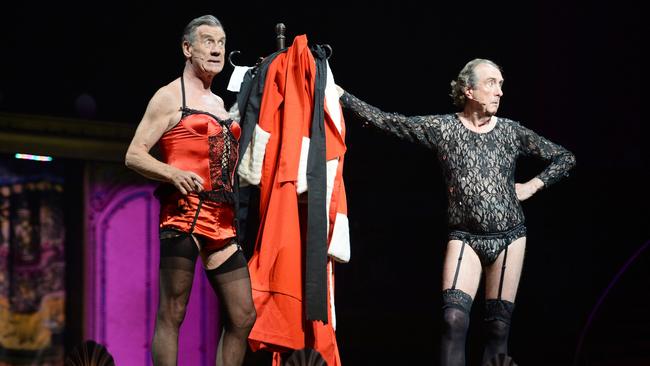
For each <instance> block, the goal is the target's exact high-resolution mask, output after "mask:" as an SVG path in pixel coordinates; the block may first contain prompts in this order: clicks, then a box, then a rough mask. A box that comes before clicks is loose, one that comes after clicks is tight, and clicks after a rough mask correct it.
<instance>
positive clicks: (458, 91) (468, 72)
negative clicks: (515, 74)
mask: <svg viewBox="0 0 650 366" xmlns="http://www.w3.org/2000/svg"><path fill="white" fill-rule="evenodd" d="M480 64H488V65H492V66H494V67H496V68H497V69H499V71H501V67H500V66H499V65H497V64H496V63H494V62H493V61H490V60H487V59H484V58H475V59H473V60H472V61H470V62H468V63H467V64H466V65H465V67H463V69H462V70H460V72H459V73H458V77H456V80H452V81H451V93H450V94H449V96H450V97H451V99H453V100H454V105H455V106H457V107H460V108H463V107H464V106H465V102H466V101H467V99H466V98H465V89H467V88H470V89H471V88H474V87H475V86H476V81H477V80H476V73H475V72H474V69H475V68H476V66H478V65H480Z"/></svg>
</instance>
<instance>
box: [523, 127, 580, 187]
mask: <svg viewBox="0 0 650 366" xmlns="http://www.w3.org/2000/svg"><path fill="white" fill-rule="evenodd" d="M517 133H518V137H519V142H520V148H521V152H522V153H523V154H524V155H533V156H537V157H540V158H541V159H543V160H544V161H550V162H551V163H550V164H549V165H548V166H547V167H546V169H544V171H543V172H541V173H540V174H539V175H537V178H539V179H540V180H541V181H542V182H544V187H548V186H550V185H551V184H553V183H555V182H557V181H558V180H560V179H562V178H563V177H566V176H568V175H569V171H570V170H571V169H573V167H574V166H575V165H576V158H575V156H574V155H573V153H571V152H570V151H569V150H567V149H565V148H564V147H562V146H560V145H558V144H555V143H553V142H551V141H549V140H547V139H545V138H544V137H542V136H540V135H538V134H536V133H535V132H533V131H532V130H530V129H528V128H526V127H523V126H521V125H519V124H517Z"/></svg>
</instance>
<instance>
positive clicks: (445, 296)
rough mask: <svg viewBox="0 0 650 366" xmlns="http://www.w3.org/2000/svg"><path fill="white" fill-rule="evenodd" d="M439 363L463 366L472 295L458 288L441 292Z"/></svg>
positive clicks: (445, 365) (447, 365)
mask: <svg viewBox="0 0 650 366" xmlns="http://www.w3.org/2000/svg"><path fill="white" fill-rule="evenodd" d="M442 304H443V305H442V311H443V322H442V327H443V331H442V337H441V344H440V365H442V366H465V339H466V337H467V329H468V328H469V312H470V309H471V308H472V297H471V296H469V295H468V294H466V293H465V292H463V291H461V290H458V289H447V290H444V291H443V292H442Z"/></svg>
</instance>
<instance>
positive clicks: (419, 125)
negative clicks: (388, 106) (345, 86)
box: [339, 89, 440, 149]
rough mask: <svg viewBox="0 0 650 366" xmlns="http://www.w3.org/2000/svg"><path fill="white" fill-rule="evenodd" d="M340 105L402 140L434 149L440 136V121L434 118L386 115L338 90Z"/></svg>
mask: <svg viewBox="0 0 650 366" xmlns="http://www.w3.org/2000/svg"><path fill="white" fill-rule="evenodd" d="M339 93H342V95H341V104H342V105H343V107H344V108H346V109H348V110H350V111H352V112H353V113H354V114H355V115H356V116H357V117H359V118H360V119H362V120H363V121H364V122H365V123H367V124H371V125H373V126H375V127H377V128H379V129H381V130H383V131H386V132H388V133H390V134H392V135H395V136H397V137H399V138H401V139H403V140H407V141H411V142H418V143H421V144H423V145H425V146H427V147H429V148H431V149H435V148H436V146H437V144H438V141H439V136H440V133H439V131H440V121H439V120H437V119H436V118H435V116H413V117H407V116H404V115H401V114H398V113H388V112H384V111H382V110H380V109H379V108H377V107H374V106H371V105H370V104H368V103H366V102H364V101H362V100H360V99H359V98H357V97H355V96H354V95H352V94H350V93H348V92H346V91H343V90H342V89H340V90H339Z"/></svg>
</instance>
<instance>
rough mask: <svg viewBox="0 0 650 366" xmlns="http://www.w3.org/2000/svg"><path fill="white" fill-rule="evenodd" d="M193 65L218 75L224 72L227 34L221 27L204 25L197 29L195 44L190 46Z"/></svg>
mask: <svg viewBox="0 0 650 366" xmlns="http://www.w3.org/2000/svg"><path fill="white" fill-rule="evenodd" d="M189 52H190V55H191V56H190V58H191V60H192V63H193V64H195V65H196V67H198V68H199V69H200V70H201V71H203V72H206V73H209V74H213V75H216V74H218V73H220V72H221V70H223V63H224V53H225V52H226V33H225V32H224V31H223V28H221V27H215V26H210V25H202V26H199V27H198V28H197V29H196V34H195V38H194V42H193V43H192V44H191V45H189Z"/></svg>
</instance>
